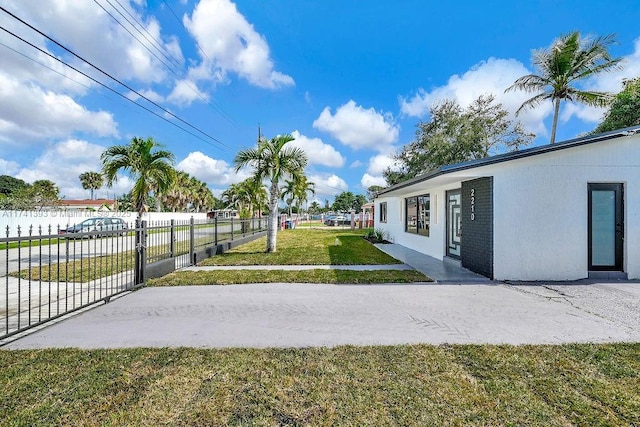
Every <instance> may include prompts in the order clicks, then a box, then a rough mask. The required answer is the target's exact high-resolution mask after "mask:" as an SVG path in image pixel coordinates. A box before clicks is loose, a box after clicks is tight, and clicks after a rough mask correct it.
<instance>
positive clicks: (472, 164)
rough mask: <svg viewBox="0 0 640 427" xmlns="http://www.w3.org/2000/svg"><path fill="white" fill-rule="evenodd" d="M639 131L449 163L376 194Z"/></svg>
mask: <svg viewBox="0 0 640 427" xmlns="http://www.w3.org/2000/svg"><path fill="white" fill-rule="evenodd" d="M639 133H640V126H630V127H627V128H622V129H618V130H614V131H610V132H604V133H599V134H595V135H588V136H583V137H579V138H573V139H569V140H566V141H561V142H557V143H555V144H546V145H542V146H538V147H531V148H526V149H524V150H518V151H511V152H509V153H502V154H496V155H494V156H489V157H484V158H482V159H475V160H469V161H467V162H462V163H454V164H451V165H445V166H441V167H440V168H438V169H434V170H431V171H429V172H427V173H425V174H422V175H418V176H415V177H413V178H410V179H408V180H406V181H403V182H400V183H398V184H395V185H392V186H390V187H388V188H385V189H383V190H380V191H379V192H378V196H380V195H381V194H386V193H389V192H391V191H395V190H400V189H402V188H405V187H409V186H411V185H413V184H417V183H420V182H423V181H428V180H430V179H433V178H435V177H437V176H440V175H444V174H448V173H452V172H457V171H461V170H465V169H473V168H477V167H481V166H487V165H492V164H495V163H503V162H508V161H511V160H516V159H522V158H524V157H531V156H537V155H539V154H544V153H550V152H553V151H559V150H565V149H567V148H573V147H579V146H581V145H587V144H593V143H596V142H602V141H607V140H610V139H615V138H620V137H624V136H631V135H636V134H639Z"/></svg>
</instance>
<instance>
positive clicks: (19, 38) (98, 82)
mask: <svg viewBox="0 0 640 427" xmlns="http://www.w3.org/2000/svg"><path fill="white" fill-rule="evenodd" d="M0 9H2V6H0ZM0 30H2V31H4V32H6V33H8V34H10V35H12V36H13V37H15V38H17V39H18V40H20V41H22V42H23V43H26V44H28V45H29V46H31V47H33V48H34V49H37V50H39V51H40V52H42V53H44V54H45V55H47V56H49V57H51V58H53V59H55V60H56V61H58V62H60V63H62V64H63V65H65V66H67V67H69V68H71V69H72V70H74V71H75V72H77V73H79V74H82V75H83V76H85V77H86V78H88V79H89V80H91V81H93V82H95V83H97V84H99V85H100V86H102V87H104V88H105V89H108V90H110V91H111V92H113V93H115V94H116V95H118V96H120V97H122V98H124V99H126V100H127V101H129V102H132V103H134V104H136V105H137V106H138V107H140V108H142V109H144V110H146V111H148V112H149V113H151V114H153V115H154V116H156V117H159V118H160V119H162V120H164V121H166V122H167V123H169V124H172V125H173V126H175V127H177V128H178V129H181V130H182V131H184V132H186V133H188V134H189V135H192V136H194V137H196V138H198V139H200V140H202V141H204V142H205V143H207V144H210V145H213V144H211V142H209V141H207V140H206V139H204V138H202V137H201V136H199V135H196V134H194V133H193V132H191V131H189V130H187V129H185V128H183V127H182V126H180V125H178V124H177V123H174V122H172V121H171V120H169V119H167V118H166V117H163V116H161V115H160V114H158V113H156V112H155V111H152V110H151V109H149V108H147V107H145V106H144V105H142V104H139V103H137V102H136V101H134V100H132V99H130V98H128V97H126V96H125V95H123V94H121V93H120V92H118V91H117V90H115V89H113V88H111V87H109V86H107V85H106V84H104V83H102V82H100V81H98V80H97V79H95V78H93V77H91V76H90V75H88V74H86V73H84V72H83V71H80V70H79V69H77V68H75V67H74V66H72V65H70V64H68V63H66V62H64V61H63V60H61V59H59V58H57V57H56V56H55V55H53V54H51V53H49V52H47V51H45V50H44V49H41V48H39V47H38V46H36V45H34V44H33V43H31V42H29V41H27V40H25V39H23V38H22V37H20V36H18V35H17V34H15V33H13V32H11V31H9V30H7V29H6V28H4V27H2V26H0ZM192 127H193V126H192ZM200 132H202V131H200ZM216 141H217V140H216ZM217 142H218V143H220V144H221V145H223V146H225V147H227V148H229V147H228V146H227V145H225V144H223V143H222V142H220V141H217Z"/></svg>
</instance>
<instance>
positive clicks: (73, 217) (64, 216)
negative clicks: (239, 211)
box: [0, 209, 207, 237]
mask: <svg viewBox="0 0 640 427" xmlns="http://www.w3.org/2000/svg"><path fill="white" fill-rule="evenodd" d="M94 217H116V218H122V219H123V220H124V222H126V223H127V224H129V225H130V226H133V224H134V223H135V220H136V217H137V213H136V212H109V211H105V212H96V211H85V210H73V209H67V210H41V211H0V237H17V236H18V234H20V235H21V236H28V235H29V233H30V232H31V234H32V235H34V236H37V235H40V234H42V235H48V234H49V231H51V233H52V234H57V231H58V229H60V228H66V227H67V226H69V225H73V224H77V223H79V222H81V221H84V220H85V219H88V218H94ZM191 217H193V219H195V220H205V219H206V218H207V214H206V213H204V212H203V213H195V212H148V213H145V214H144V215H143V217H142V219H143V220H146V221H148V222H149V223H150V224H151V223H157V222H169V221H170V220H172V219H174V220H176V221H188V220H189V219H190V218H191ZM7 227H9V228H8V232H9V235H8V236H7ZM49 227H50V228H49ZM18 230H20V232H19V233H18ZM30 230H31V231H30Z"/></svg>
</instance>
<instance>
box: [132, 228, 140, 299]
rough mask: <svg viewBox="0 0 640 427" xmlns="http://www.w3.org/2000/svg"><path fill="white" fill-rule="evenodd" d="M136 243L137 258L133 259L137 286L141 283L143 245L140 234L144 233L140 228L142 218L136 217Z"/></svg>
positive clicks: (134, 278) (134, 279)
mask: <svg viewBox="0 0 640 427" xmlns="http://www.w3.org/2000/svg"><path fill="white" fill-rule="evenodd" d="M135 233H136V245H135V260H134V261H133V281H134V283H133V286H134V287H135V286H136V285H137V284H138V283H140V277H141V276H142V274H140V267H141V264H140V246H141V245H142V243H141V242H142V237H141V236H140V234H141V233H142V229H141V228H140V220H139V219H136V228H135Z"/></svg>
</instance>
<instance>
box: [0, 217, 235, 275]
mask: <svg viewBox="0 0 640 427" xmlns="http://www.w3.org/2000/svg"><path fill="white" fill-rule="evenodd" d="M234 229H235V230H236V231H237V230H238V229H239V225H237V224H236V226H235V228H234ZM230 232H231V226H230V225H221V226H220V227H219V230H218V233H219V235H220V236H224V235H225V234H226V233H230ZM175 237H176V242H180V243H182V245H183V246H184V244H185V243H186V242H188V241H189V239H190V236H189V230H188V229H187V230H185V229H184V227H183V228H181V229H179V230H178V231H177V232H176V233H175ZM202 237H210V238H211V240H213V231H212V229H210V228H209V229H200V228H198V227H196V228H195V230H194V238H195V239H196V241H198V239H199V238H202ZM147 239H148V240H147V242H148V244H147V247H153V246H161V245H165V246H166V245H168V242H170V240H171V239H170V233H169V232H154V233H149V234H148V236H147ZM33 242H34V244H35V243H37V237H34V238H33ZM134 249H135V237H134V236H132V235H129V236H111V237H101V238H98V239H60V240H59V241H58V243H55V244H52V245H39V246H35V245H34V246H32V247H31V248H29V247H22V248H13V249H2V250H0V277H2V276H6V275H7V272H15V271H19V270H21V269H25V268H29V267H31V268H36V267H38V265H40V264H42V265H48V264H49V263H51V264H56V263H58V262H63V263H64V262H67V261H74V260H79V259H82V258H91V257H96V256H105V255H113V254H115V253H120V252H127V251H132V250H134Z"/></svg>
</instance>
